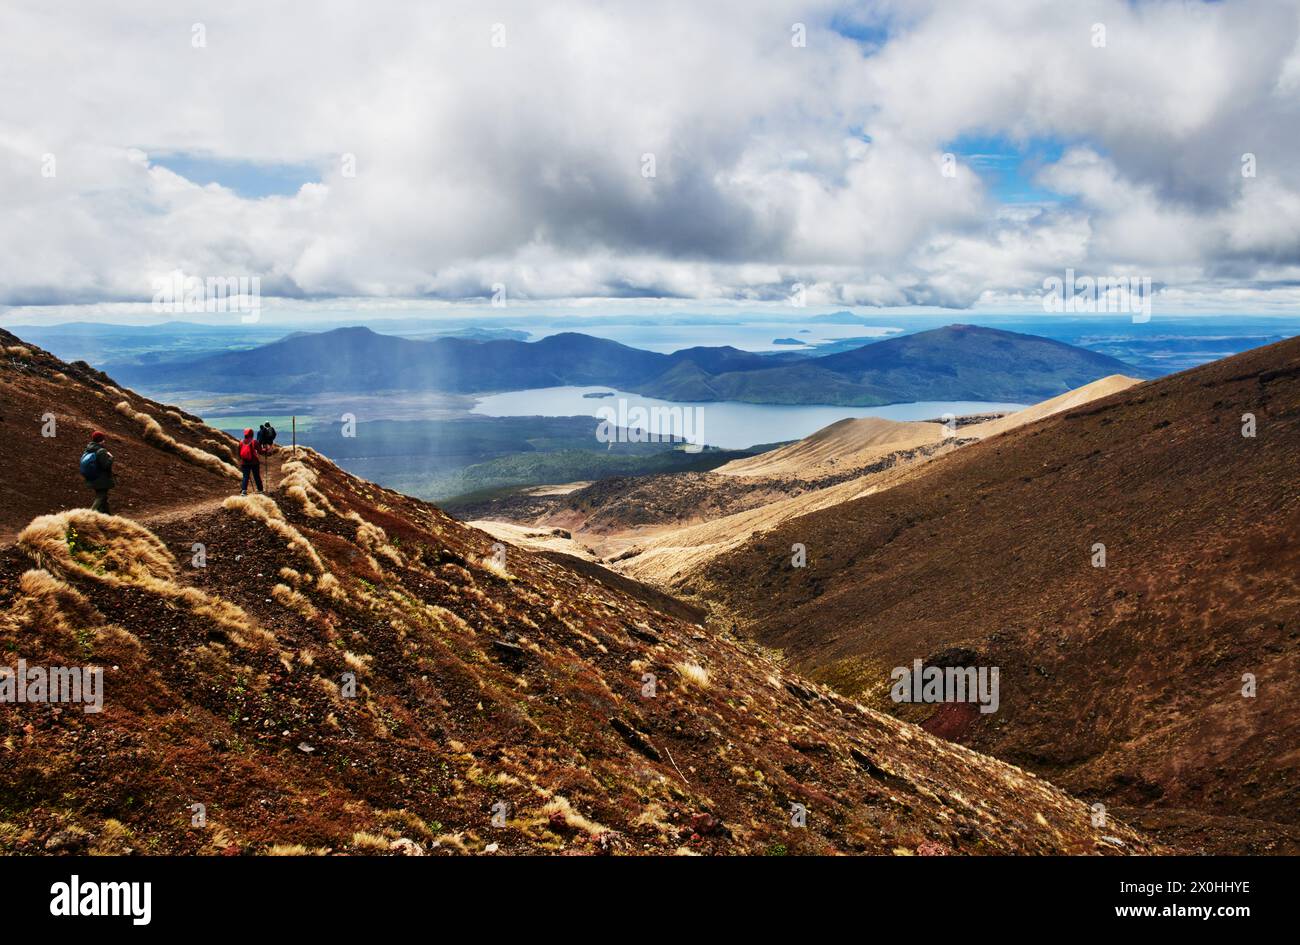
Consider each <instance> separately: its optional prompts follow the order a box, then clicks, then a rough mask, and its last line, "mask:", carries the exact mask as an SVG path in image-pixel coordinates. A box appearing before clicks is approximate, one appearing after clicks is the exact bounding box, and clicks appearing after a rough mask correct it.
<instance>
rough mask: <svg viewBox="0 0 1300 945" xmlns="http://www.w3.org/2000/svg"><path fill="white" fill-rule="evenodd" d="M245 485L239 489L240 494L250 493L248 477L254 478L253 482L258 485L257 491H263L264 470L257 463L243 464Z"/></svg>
mask: <svg viewBox="0 0 1300 945" xmlns="http://www.w3.org/2000/svg"><path fill="white" fill-rule="evenodd" d="M242 465H243V468H244V484H243V485H242V486H240V487H239V491H240V492H247V491H248V477H249V476H252V477H253V482H255V483H257V491H258V492H261V491H262V470H261V468H260V467H259V464H257V463H243V464H242Z"/></svg>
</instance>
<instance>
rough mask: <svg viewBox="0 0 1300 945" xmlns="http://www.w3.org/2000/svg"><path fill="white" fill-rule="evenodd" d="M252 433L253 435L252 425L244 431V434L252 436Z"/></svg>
mask: <svg viewBox="0 0 1300 945" xmlns="http://www.w3.org/2000/svg"><path fill="white" fill-rule="evenodd" d="M252 435H253V428H252V427H249V428H248V429H247V430H245V431H244V436H252Z"/></svg>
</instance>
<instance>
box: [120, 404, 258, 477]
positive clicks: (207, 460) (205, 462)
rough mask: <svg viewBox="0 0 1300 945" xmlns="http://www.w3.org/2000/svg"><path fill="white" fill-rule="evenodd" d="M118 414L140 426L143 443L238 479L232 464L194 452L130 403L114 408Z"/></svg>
mask: <svg viewBox="0 0 1300 945" xmlns="http://www.w3.org/2000/svg"><path fill="white" fill-rule="evenodd" d="M115 409H116V410H117V412H118V413H120V414H122V416H124V417H130V418H131V419H132V420H135V421H137V422H138V423H139V424H140V431H141V434H142V435H143V436H144V438H145V441H146V442H148V443H151V444H153V445H154V446H156V447H158V448H159V449H164V450H167V451H168V452H169V453H175V454H176V455H177V456H180V457H182V458H184V459H187V460H189V461H190V462H192V463H194V464H195V465H196V466H202V467H203V468H205V469H209V470H211V471H212V472H214V473H217V474H218V475H222V476H229V477H230V478H232V479H238V478H239V477H240V472H239V470H238V469H236V468H235V467H234V466H233V465H232V464H230V463H228V462H226V461H225V460H223V459H219V458H218V457H216V456H213V455H212V454H211V453H205V452H204V451H203V450H196V449H195V448H194V447H192V446H187V445H186V444H184V443H180V442H178V441H177V440H175V439H174V438H173V437H172V436H171V435H170V434H168V433H167V431H165V430H164V429H163V428H162V426H161V425H160V424H159V423H158V421H157V420H155V419H154V418H153V417H151V416H149V415H148V414H147V413H142V412H141V411H139V410H136V409H135V408H134V407H132V406H131V404H130V403H128V402H127V401H125V400H123V401H121V402H119V403H118V404H117V406H116V408H115Z"/></svg>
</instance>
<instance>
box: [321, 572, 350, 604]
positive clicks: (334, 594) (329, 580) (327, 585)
mask: <svg viewBox="0 0 1300 945" xmlns="http://www.w3.org/2000/svg"><path fill="white" fill-rule="evenodd" d="M316 589H317V590H318V591H320V592H321V593H322V594H324V595H325V596H326V597H328V598H330V599H331V600H336V601H343V600H346V599H347V596H348V595H347V593H346V592H345V591H344V590H343V585H342V584H340V583H339V579H338V578H336V577H335V576H334V575H332V574H330V573H329V572H328V571H326V572H325V573H324V574H322V575H321V576H320V577H319V578H318V579H317V580H316Z"/></svg>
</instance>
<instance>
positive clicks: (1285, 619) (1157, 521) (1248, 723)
mask: <svg viewBox="0 0 1300 945" xmlns="http://www.w3.org/2000/svg"><path fill="white" fill-rule="evenodd" d="M1247 413H1250V414H1253V415H1254V417H1255V420H1256V425H1257V430H1256V435H1255V436H1254V437H1253V438H1249V437H1244V436H1243V435H1242V430H1243V419H1242V418H1243V415H1244V414H1247ZM1298 473H1300V339H1292V340H1290V341H1285V342H1281V343H1278V344H1275V345H1271V346H1268V347H1265V348H1260V349H1257V350H1254V351H1250V352H1247V353H1245V354H1241V355H1238V356H1236V357H1232V358H1228V359H1226V360H1223V361H1219V362H1215V363H1213V364H1210V365H1207V366H1204V367H1201V368H1197V369H1196V370H1193V371H1188V372H1185V373H1182V374H1178V375H1174V376H1171V377H1168V378H1165V379H1162V380H1159V381H1153V382H1149V383H1145V384H1141V385H1139V386H1136V387H1133V388H1130V389H1129V390H1126V391H1124V392H1122V393H1118V394H1115V395H1112V396H1109V397H1107V398H1105V399H1103V400H1099V401H1097V402H1095V403H1093V404H1091V405H1088V406H1087V407H1084V408H1081V409H1077V410H1072V411H1067V412H1065V413H1062V414H1058V415H1056V416H1053V417H1050V418H1048V419H1046V420H1043V421H1041V422H1038V423H1035V424H1032V425H1030V426H1027V427H1024V428H1022V429H1019V430H1016V431H1013V432H1011V433H1008V434H1006V435H1003V436H1000V437H996V438H993V439H990V440H986V441H983V442H981V443H978V444H975V445H973V446H969V447H966V448H964V449H961V450H958V451H956V452H955V453H953V454H951V455H948V456H946V457H943V458H941V459H939V460H937V461H935V462H933V463H932V464H930V466H928V467H926V469H925V470H924V471H923V472H922V474H921V475H919V476H917V477H915V478H914V479H913V480H912V481H909V482H905V483H903V484H901V485H898V486H896V487H895V488H893V489H890V490H887V491H883V492H881V493H879V494H876V495H873V496H869V497H865V498H862V499H859V500H856V501H853V502H848V503H844V504H842V505H839V506H836V507H834V508H831V509H827V510H824V511H821V512H816V513H813V514H811V515H808V516H805V517H803V518H799V519H795V520H792V521H790V522H787V523H786V524H784V525H782V526H781V527H779V528H778V529H776V530H775V531H774V532H771V533H768V534H764V535H762V536H761V537H759V538H756V539H754V540H752V541H750V542H749V543H748V544H747V545H745V546H743V547H742V548H740V549H738V550H737V551H735V552H733V553H730V554H728V555H725V556H723V557H722V558H720V559H718V560H716V561H714V562H712V563H711V564H710V565H709V566H708V567H707V568H706V569H705V578H704V580H703V581H702V582H700V583H701V584H702V585H703V586H704V587H705V593H704V597H705V598H706V599H707V600H709V601H711V602H712V604H713V606H714V607H715V608H716V609H720V610H723V611H726V612H728V613H729V614H735V615H738V617H739V620H740V623H741V625H742V627H744V628H745V629H746V630H747V631H748V632H749V633H751V634H752V635H753V636H754V637H755V638H756V639H758V640H759V641H761V642H762V643H764V644H766V645H769V646H772V647H778V648H780V649H781V650H782V651H783V652H784V654H785V656H786V657H787V658H788V659H789V660H790V662H791V664H792V665H793V667H795V668H797V669H799V670H801V671H803V672H806V673H808V674H810V675H811V676H812V677H813V678H815V679H818V680H820V681H822V682H826V683H828V684H830V685H832V686H833V687H835V688H836V689H837V690H838V691H841V692H843V693H845V694H847V695H850V696H852V697H854V698H860V699H863V700H864V701H867V702H868V703H869V704H870V705H872V706H874V707H876V708H881V709H885V710H889V711H896V712H898V714H900V715H901V716H904V717H907V718H910V719H913V720H916V721H923V722H925V723H926V725H927V727H930V728H932V729H933V730H935V731H937V732H939V733H941V734H943V735H945V736H948V737H952V738H957V739H959V740H960V741H961V742H962V743H964V744H968V745H970V746H972V747H974V748H977V749H978V750H980V751H984V752H988V753H991V754H993V755H995V756H997V757H999V758H1003V759H1005V760H1008V761H1011V762H1013V763H1015V764H1018V765H1022V766H1024V767H1026V768H1028V769H1030V770H1033V771H1035V772H1037V773H1039V774H1041V775H1043V776H1045V777H1048V778H1050V779H1052V780H1053V781H1055V782H1056V783H1059V784H1062V785H1064V786H1065V787H1066V788H1067V789H1069V790H1070V791H1072V792H1074V793H1076V794H1078V795H1080V796H1082V797H1085V798H1087V799H1090V800H1099V801H1102V802H1104V803H1106V804H1108V805H1112V807H1114V808H1118V809H1122V810H1127V811H1128V812H1129V813H1130V814H1131V815H1132V816H1134V817H1140V818H1142V819H1143V822H1144V823H1148V824H1150V825H1152V827H1153V829H1155V828H1157V827H1160V826H1161V825H1163V826H1164V827H1166V828H1168V830H1167V833H1166V834H1162V835H1163V836H1168V837H1169V838H1171V839H1172V840H1173V841H1175V842H1177V843H1180V844H1183V845H1185V846H1187V847H1190V848H1192V849H1203V850H1233V851H1237V852H1292V853H1294V852H1300V830H1298V829H1297V824H1298V812H1300V476H1298ZM795 542H800V543H803V544H805V545H806V546H807V553H808V565H807V567H806V568H803V569H796V568H792V567H791V565H790V548H791V545H792V544H793V543H795ZM1096 543H1102V544H1104V545H1105V548H1106V566H1105V567H1104V568H1101V567H1093V554H1094V553H1093V546H1094V544H1096ZM957 647H960V648H962V649H964V650H967V651H971V652H973V653H974V654H975V659H976V661H977V662H978V663H979V664H982V665H992V666H998V667H1000V668H1001V707H1000V710H999V711H998V712H996V713H994V714H991V715H981V714H980V713H978V712H969V711H968V712H966V713H964V714H963V713H957V712H954V711H953V710H952V708H951V707H947V708H946V709H945V710H944V711H939V712H935V711H934V708H933V706H923V705H906V704H896V703H894V702H893V701H891V699H890V698H889V691H888V686H889V682H890V679H889V673H890V670H891V669H892V668H893V667H896V666H910V665H911V664H912V661H913V660H914V659H918V658H919V659H922V660H925V661H926V663H927V664H930V663H942V662H943V659H944V657H943V654H944V652H945V651H949V650H952V649H953V648H957ZM1247 674H1250V675H1251V676H1253V678H1254V680H1255V684H1256V686H1257V694H1256V695H1255V696H1254V697H1253V698H1247V697H1244V696H1243V694H1242V691H1243V686H1244V685H1245V683H1244V682H1243V677H1246V676H1247Z"/></svg>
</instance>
